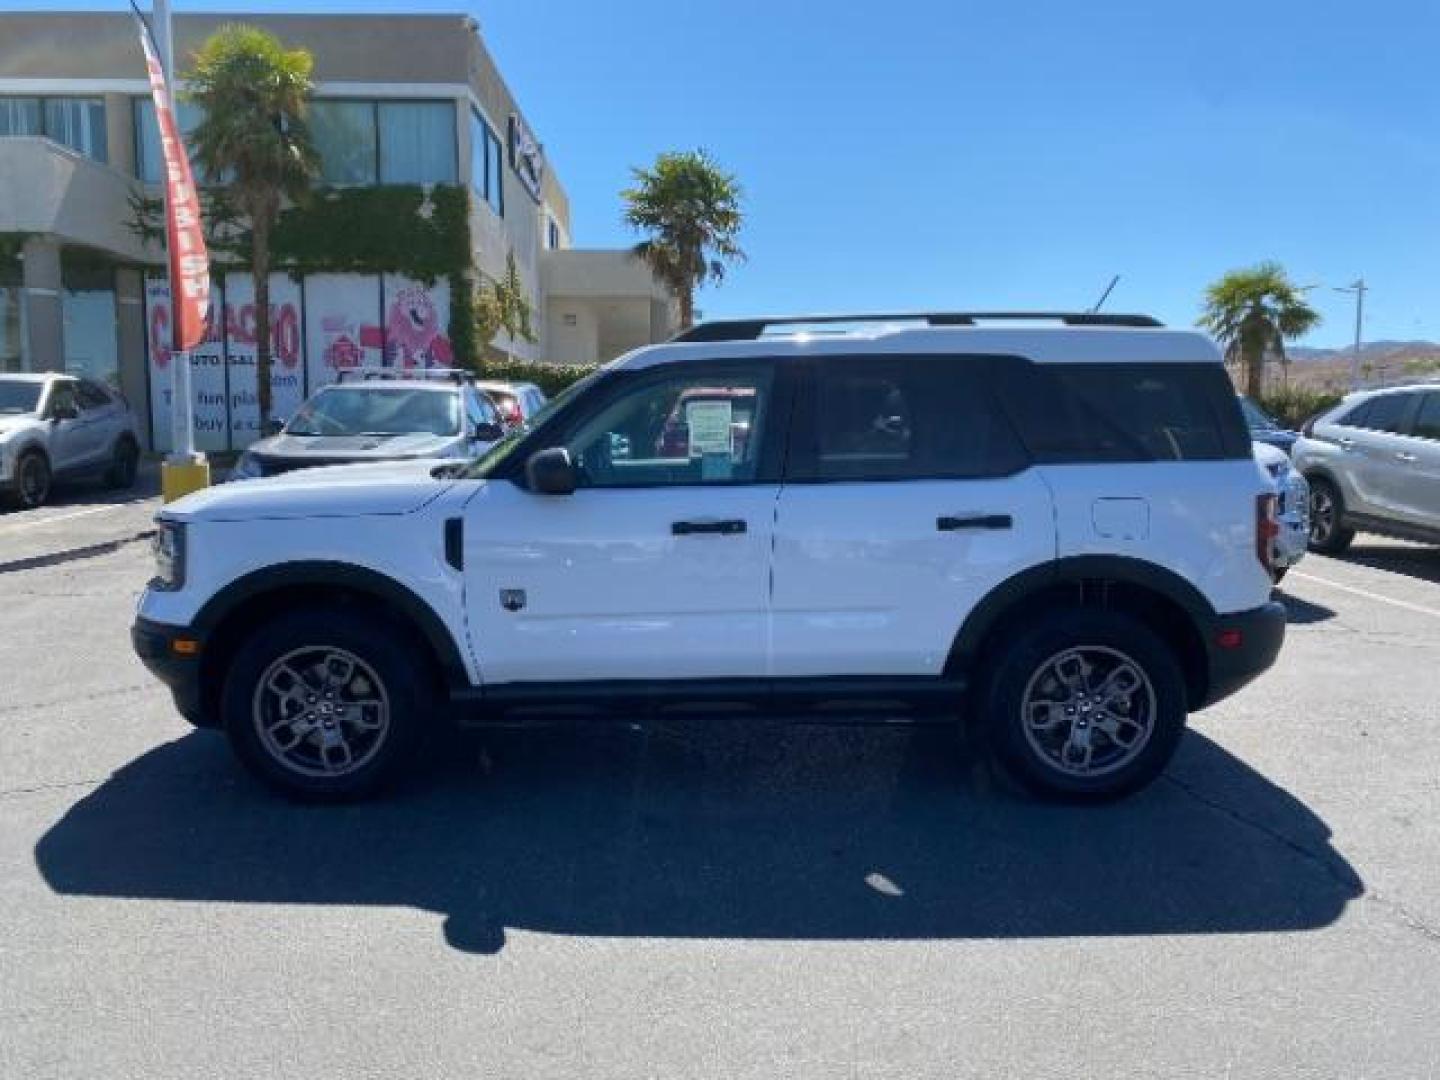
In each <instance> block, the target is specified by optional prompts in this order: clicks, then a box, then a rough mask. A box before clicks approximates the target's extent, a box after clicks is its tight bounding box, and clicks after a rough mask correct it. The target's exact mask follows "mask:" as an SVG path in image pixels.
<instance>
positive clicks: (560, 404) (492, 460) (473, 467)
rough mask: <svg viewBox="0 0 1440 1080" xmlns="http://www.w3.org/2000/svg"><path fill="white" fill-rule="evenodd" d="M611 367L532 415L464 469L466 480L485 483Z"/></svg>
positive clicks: (600, 370)
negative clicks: (530, 437) (530, 435)
mask: <svg viewBox="0 0 1440 1080" xmlns="http://www.w3.org/2000/svg"><path fill="white" fill-rule="evenodd" d="M608 370H609V368H608V367H604V368H601V369H599V370H598V371H592V372H591V373H590V374H589V375H586V376H585V378H583V379H581V380H580V381H579V382H575V383H571V384H570V385H569V386H567V387H566V388H565V389H564V390H562V391H561V392H560V393H558V394H556V395H555V396H554V397H553V398H551V399H550V400H549V401H547V402H546V403H545V404H544V405H543V406H541V408H540V410H539V411H538V412H536V413H535V415H533V416H531V417H530V418H529V419H528V420H526V421H525V422H524V424H523V425H521V426H520V427H517V428H514V429H512V430H511V431H510V432H509V433H508V434H507V435H506V436H505V437H504V438H503V439H501V440H500V441H499V442H497V443H496V444H495V445H493V446H492V447H490V449H489V450H486V451H485V453H483V454H481V455H480V456H479V457H478V458H476V459H475V460H474V461H473V462H471V464H470V466H469V468H467V469H466V470H465V473H464V475H465V478H466V479H467V480H482V479H484V478H485V477H487V476H490V475H492V474H493V473H494V472H495V470H496V469H498V468H499V467H500V465H501V463H503V462H504V461H505V460H506V459H507V458H509V457H510V455H511V454H512V453H514V452H515V448H516V447H517V446H519V445H520V443H521V442H523V441H524V439H525V436H526V435H528V434H530V432H532V431H534V430H535V429H536V428H538V427H540V426H541V425H542V424H544V423H546V422H547V421H548V420H549V419H550V418H551V417H552V416H554V415H555V414H556V413H558V412H559V411H560V410H561V409H562V408H564V407H565V405H566V404H567V403H568V402H571V401H573V400H574V399H575V398H576V397H577V396H578V395H579V394H580V393H581V392H582V391H584V390H585V389H586V388H588V387H590V386H593V385H594V384H595V383H596V382H597V381H598V380H599V379H601V378H603V377H604V375H605V373H606V371H608Z"/></svg>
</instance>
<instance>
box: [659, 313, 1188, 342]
mask: <svg viewBox="0 0 1440 1080" xmlns="http://www.w3.org/2000/svg"><path fill="white" fill-rule="evenodd" d="M900 322H909V323H924V324H925V325H927V326H975V325H977V324H978V323H982V322H1058V323H1063V324H1064V325H1065V326H1128V327H1156V326H1164V325H1165V324H1164V323H1162V322H1161V321H1160V320H1159V319H1157V318H1155V317H1154V316H1153V315H1119V314H1111V313H1109V312H1099V311H908V312H890V313H881V314H876V315H785V316H780V317H777V318H768V319H717V320H715V321H713V322H702V323H697V324H696V325H694V326H692V327H691V328H690V329H689V330H685V331H683V332H682V333H679V334H676V335H675V336H674V337H673V338H671V339H670V340H671V341H755V340H758V339H759V338H761V337H764V336H765V332H766V331H767V330H769V329H771V328H772V327H780V326H824V325H827V324H849V323H900Z"/></svg>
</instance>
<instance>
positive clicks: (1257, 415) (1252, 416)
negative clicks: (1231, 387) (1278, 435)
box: [1240, 397, 1280, 431]
mask: <svg viewBox="0 0 1440 1080" xmlns="http://www.w3.org/2000/svg"><path fill="white" fill-rule="evenodd" d="M1240 411H1241V412H1242V413H1244V414H1245V423H1247V424H1249V425H1250V430H1251V431H1269V430H1272V429H1274V428H1278V427H1279V426H1280V425H1279V424H1278V423H1276V422H1275V418H1274V417H1273V416H1271V415H1270V414H1269V413H1267V412H1266V411H1265V410H1264V409H1262V408H1260V406H1259V405H1256V404H1255V402H1253V401H1251V400H1250V399H1249V398H1247V397H1242V398H1241V399H1240Z"/></svg>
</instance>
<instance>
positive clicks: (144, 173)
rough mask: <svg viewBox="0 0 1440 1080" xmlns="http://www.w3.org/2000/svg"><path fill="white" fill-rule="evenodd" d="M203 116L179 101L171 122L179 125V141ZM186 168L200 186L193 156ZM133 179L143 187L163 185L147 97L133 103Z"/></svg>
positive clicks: (157, 129) (155, 127) (155, 125)
mask: <svg viewBox="0 0 1440 1080" xmlns="http://www.w3.org/2000/svg"><path fill="white" fill-rule="evenodd" d="M202 115H203V113H202V112H201V110H200V106H198V105H195V104H193V103H191V102H189V101H181V102H179V103H177V105H176V107H175V120H176V122H177V123H179V125H180V137H181V138H182V139H188V138H189V137H190V133H191V132H192V131H194V130H195V128H196V127H198V126H199V124H200V118H201V116H202ZM190 167H191V169H193V170H194V172H195V178H196V180H197V181H200V182H203V181H204V177H203V176H201V169H200V167H199V166H198V165H196V164H195V155H194V153H193V151H192V153H191V155H190ZM135 175H136V176H138V177H139V178H140V179H141V180H142V181H144V182H145V183H147V184H159V183H163V182H164V179H165V159H164V157H163V156H162V154H161V152H160V125H159V124H158V123H156V121H155V102H154V101H152V100H151V99H150V98H148V97H137V98H136V99H135Z"/></svg>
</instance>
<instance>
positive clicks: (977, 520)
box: [935, 514, 1015, 532]
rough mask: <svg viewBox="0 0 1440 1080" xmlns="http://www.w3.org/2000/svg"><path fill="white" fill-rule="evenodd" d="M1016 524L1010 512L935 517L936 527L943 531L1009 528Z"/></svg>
mask: <svg viewBox="0 0 1440 1080" xmlns="http://www.w3.org/2000/svg"><path fill="white" fill-rule="evenodd" d="M1014 524H1015V522H1014V519H1012V518H1011V517H1010V515H1009V514H967V515H966V516H964V517H955V516H948V515H947V516H946V517H938V518H936V519H935V528H937V529H939V530H940V531H941V532H958V531H959V530H960V529H1008V528H1010V527H1011V526H1013V525H1014Z"/></svg>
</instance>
